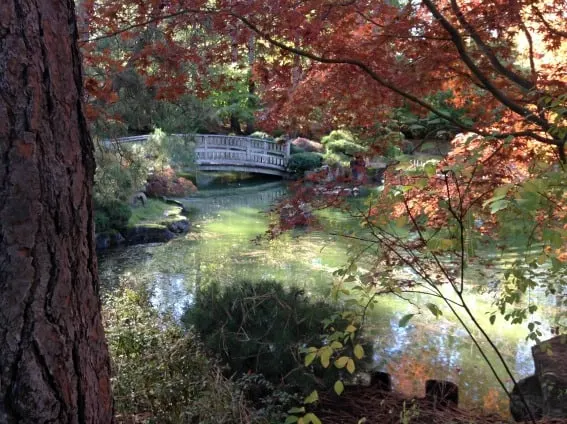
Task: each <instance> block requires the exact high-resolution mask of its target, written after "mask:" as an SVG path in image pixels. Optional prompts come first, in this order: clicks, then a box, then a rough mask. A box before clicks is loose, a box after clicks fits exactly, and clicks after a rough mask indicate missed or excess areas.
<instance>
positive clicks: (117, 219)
mask: <svg viewBox="0 0 567 424" xmlns="http://www.w3.org/2000/svg"><path fill="white" fill-rule="evenodd" d="M130 216H132V210H131V209H130V207H129V206H128V205H127V204H126V203H124V202H121V201H119V200H110V201H107V202H104V203H102V204H101V203H97V202H95V228H96V231H97V232H98V233H102V232H105V231H111V230H116V231H122V230H124V229H125V228H126V227H127V226H128V220H129V219H130Z"/></svg>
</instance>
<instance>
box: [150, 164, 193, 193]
mask: <svg viewBox="0 0 567 424" xmlns="http://www.w3.org/2000/svg"><path fill="white" fill-rule="evenodd" d="M196 191H197V187H195V185H194V184H193V183H192V182H191V181H190V180H188V179H186V178H183V177H178V176H177V175H176V174H175V172H174V171H173V170H172V169H171V168H166V169H164V170H163V171H161V172H157V173H155V174H153V175H150V176H149V177H148V183H147V184H146V194H147V195H148V196H150V197H162V196H171V197H186V196H188V195H189V194H191V193H194V192H196Z"/></svg>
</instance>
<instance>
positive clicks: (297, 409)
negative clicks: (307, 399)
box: [287, 406, 305, 414]
mask: <svg viewBox="0 0 567 424" xmlns="http://www.w3.org/2000/svg"><path fill="white" fill-rule="evenodd" d="M287 413H288V414H304V413H305V407H304V406H294V407H293V408H291V409H290V410H289V411H287Z"/></svg>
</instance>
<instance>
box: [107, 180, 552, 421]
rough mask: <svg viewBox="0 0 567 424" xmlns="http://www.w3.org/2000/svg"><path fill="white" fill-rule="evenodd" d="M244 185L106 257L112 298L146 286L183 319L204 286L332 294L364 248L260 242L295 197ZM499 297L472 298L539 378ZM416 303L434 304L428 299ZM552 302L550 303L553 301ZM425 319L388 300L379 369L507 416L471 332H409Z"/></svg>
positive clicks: (202, 201)
mask: <svg viewBox="0 0 567 424" xmlns="http://www.w3.org/2000/svg"><path fill="white" fill-rule="evenodd" d="M237 184H240V186H231V187H228V188H217V187H212V188H210V189H205V190H201V191H200V193H199V195H197V196H194V197H191V198H188V199H182V201H183V202H184V203H185V204H186V205H188V206H189V207H190V208H192V209H193V210H194V214H193V216H192V221H193V231H192V232H191V233H189V234H188V235H187V236H185V237H182V238H178V239H175V240H172V241H171V242H169V243H167V244H154V245H138V246H130V247H126V248H123V249H118V250H114V251H109V252H106V253H105V254H103V255H101V256H100V259H99V263H100V266H99V269H100V279H101V283H102V286H103V292H104V291H106V292H109V291H112V290H115V289H117V288H119V287H123V286H125V285H128V286H131V287H145V288H147V289H149V290H150V291H151V293H152V294H153V296H152V302H153V304H154V305H155V306H156V307H158V308H159V309H160V310H163V311H166V310H167V311H170V312H172V313H173V314H174V315H175V316H177V317H179V316H180V315H181V313H182V311H183V309H184V308H185V307H186V306H187V305H190V304H191V302H192V299H193V295H194V293H195V288H196V287H199V286H202V285H206V284H209V283H211V282H216V281H218V282H221V283H222V284H231V283H233V282H235V281H238V280H243V279H246V280H249V281H250V280H255V279H257V280H260V279H264V280H276V281H281V282H283V283H284V284H287V285H290V286H291V285H293V286H298V287H299V288H303V289H304V290H305V293H306V295H307V296H311V297H313V298H324V297H328V295H329V292H330V285H331V281H332V279H333V276H332V272H333V271H334V270H335V269H337V268H338V267H340V266H342V265H344V264H345V262H346V260H347V257H348V255H349V252H351V251H352V250H353V249H354V248H355V247H356V246H353V245H352V244H351V243H349V242H348V241H347V240H345V239H341V238H338V237H336V236H330V235H328V234H325V233H323V232H317V231H313V232H309V233H301V232H296V233H294V234H284V235H282V236H281V237H280V238H278V239H276V240H261V241H258V240H255V239H256V238H257V236H258V235H261V234H263V233H264V232H265V231H266V229H267V226H268V221H269V217H268V216H267V215H266V214H265V213H264V212H265V211H266V210H267V209H268V208H269V206H270V204H271V203H273V202H275V201H276V200H277V199H278V198H280V197H281V196H283V195H284V194H285V193H286V187H285V185H284V184H283V183H281V182H273V181H271V182H269V183H263V184H256V183H251V182H240V183H237ZM327 219H329V220H334V221H335V224H338V225H339V226H344V225H346V221H347V220H346V219H345V217H344V216H340V215H337V214H335V215H333V214H330V215H328V216H327ZM475 278H477V277H475ZM493 297H494V295H493V294H491V293H487V294H484V295H479V294H477V293H470V295H469V300H470V304H471V305H472V307H473V309H474V310H475V312H476V314H477V316H478V317H479V318H480V320H481V321H482V323H483V325H484V326H485V328H488V330H489V332H490V333H491V335H492V336H493V337H494V340H495V341H496V344H497V345H498V347H499V348H500V349H501V350H502V352H503V353H504V355H505V357H506V359H507V360H508V362H509V364H510V365H511V367H512V370H513V372H514V373H515V375H516V377H518V378H522V377H525V376H527V375H529V374H530V373H531V372H532V371H533V364H532V360H531V353H530V345H529V343H528V342H526V341H525V337H526V335H527V329H526V328H525V326H512V325H509V324H508V323H505V322H502V321H498V322H497V325H496V326H491V325H490V324H489V321H488V315H486V312H487V311H490V310H492V309H493V308H492V306H491V302H492V301H493ZM412 300H413V301H415V302H416V303H418V304H419V303H421V304H424V303H426V301H425V300H424V299H420V298H415V299H412ZM428 301H429V300H428ZM542 301H543V302H548V304H549V303H552V302H553V299H542ZM415 312H416V311H415V309H414V308H413V307H412V306H411V305H410V304H409V303H408V302H404V301H402V300H400V299H397V298H391V297H384V298H381V299H380V302H379V305H378V306H377V307H376V308H375V309H374V311H372V312H371V313H370V314H369V318H368V327H367V332H368V334H370V335H371V336H372V337H373V339H374V358H373V359H374V363H375V364H376V367H378V368H380V369H383V370H386V371H389V372H390V373H391V374H392V375H393V376H394V386H395V389H396V390H399V391H402V392H405V393H407V394H415V395H421V394H423V393H422V391H423V385H424V381H425V380H426V379H428V378H437V379H448V380H451V381H455V382H456V383H458V384H459V386H460V387H461V391H462V396H461V398H462V404H463V405H464V406H467V407H480V408H484V409H486V410H489V411H500V412H505V411H506V410H507V400H506V399H505V398H504V395H503V393H502V392H501V390H500V389H499V388H497V387H496V381H495V379H494V377H493V376H492V375H491V374H490V370H489V369H488V367H487V366H486V365H485V363H484V362H483V360H482V358H481V356H480V354H479V353H478V351H477V350H476V348H475V347H474V346H473V344H472V342H471V340H470V339H469V337H468V336H467V335H466V333H465V332H464V330H463V329H462V328H461V327H460V326H459V325H457V324H456V323H455V320H454V319H452V318H451V317H450V316H447V315H445V316H443V317H442V318H440V319H435V318H433V317H432V316H429V315H427V314H426V313H423V314H418V315H417V316H416V317H415V318H414V319H413V320H412V321H411V323H410V325H408V326H406V327H403V328H402V327H399V325H398V322H399V320H400V318H401V317H402V316H403V315H405V314H407V313H415ZM552 313H553V308H552V306H549V307H546V308H542V309H541V311H538V312H537V313H536V314H535V315H534V317H533V319H534V320H539V321H541V322H542V323H544V327H545V323H548V322H549V321H550V320H551V316H550V314H552ZM475 335H476V336H478V334H475ZM545 336H547V334H544V337H545ZM498 369H499V370H500V371H501V368H500V367H498ZM502 375H503V374H502Z"/></svg>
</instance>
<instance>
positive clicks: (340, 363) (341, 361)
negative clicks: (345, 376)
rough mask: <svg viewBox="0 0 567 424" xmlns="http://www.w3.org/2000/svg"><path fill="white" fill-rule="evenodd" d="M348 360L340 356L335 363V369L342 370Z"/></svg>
mask: <svg viewBox="0 0 567 424" xmlns="http://www.w3.org/2000/svg"><path fill="white" fill-rule="evenodd" d="M349 359H350V358H349V357H348V356H341V357H340V358H339V359H337V360H336V361H335V367H337V368H344V367H346V364H347V362H348V360H349Z"/></svg>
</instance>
